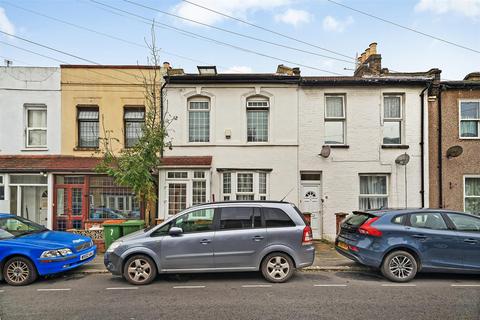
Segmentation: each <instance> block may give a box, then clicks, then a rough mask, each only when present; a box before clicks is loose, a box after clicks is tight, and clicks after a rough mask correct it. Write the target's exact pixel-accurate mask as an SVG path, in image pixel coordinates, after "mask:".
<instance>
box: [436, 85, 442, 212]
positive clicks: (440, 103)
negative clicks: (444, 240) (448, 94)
mask: <svg viewBox="0 0 480 320" xmlns="http://www.w3.org/2000/svg"><path fill="white" fill-rule="evenodd" d="M437 157H438V207H439V208H443V159H442V157H443V150H442V86H440V87H439V92H438V155H437Z"/></svg>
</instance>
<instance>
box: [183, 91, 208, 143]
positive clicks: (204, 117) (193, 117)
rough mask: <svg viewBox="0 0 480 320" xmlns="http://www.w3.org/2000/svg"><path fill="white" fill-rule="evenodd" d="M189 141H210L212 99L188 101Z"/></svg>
mask: <svg viewBox="0 0 480 320" xmlns="http://www.w3.org/2000/svg"><path fill="white" fill-rule="evenodd" d="M188 141H189V142H209V141H210V101H209V100H207V99H200V98H196V99H192V100H189V102H188Z"/></svg>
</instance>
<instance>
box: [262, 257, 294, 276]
mask: <svg viewBox="0 0 480 320" xmlns="http://www.w3.org/2000/svg"><path fill="white" fill-rule="evenodd" d="M261 269H262V274H263V277H264V278H265V279H266V280H268V281H270V282H276V283H280V282H285V281H287V280H288V279H290V277H291V276H292V275H293V272H294V271H295V266H294V264H293V261H292V259H291V258H290V257H289V256H288V255H286V254H284V253H280V252H278V253H271V254H269V255H268V256H266V257H265V259H263V262H262V266H261Z"/></svg>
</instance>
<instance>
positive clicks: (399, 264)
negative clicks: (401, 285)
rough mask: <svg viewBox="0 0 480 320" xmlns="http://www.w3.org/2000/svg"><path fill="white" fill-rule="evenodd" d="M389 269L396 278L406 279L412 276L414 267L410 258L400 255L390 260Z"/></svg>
mask: <svg viewBox="0 0 480 320" xmlns="http://www.w3.org/2000/svg"><path fill="white" fill-rule="evenodd" d="M388 268H389V270H390V272H391V273H392V275H393V276H394V277H396V278H398V279H406V278H408V277H409V276H410V275H411V274H412V271H413V268H414V266H413V263H412V260H410V258H409V257H407V256H404V255H398V256H394V257H393V258H392V259H391V260H390V263H389V264H388Z"/></svg>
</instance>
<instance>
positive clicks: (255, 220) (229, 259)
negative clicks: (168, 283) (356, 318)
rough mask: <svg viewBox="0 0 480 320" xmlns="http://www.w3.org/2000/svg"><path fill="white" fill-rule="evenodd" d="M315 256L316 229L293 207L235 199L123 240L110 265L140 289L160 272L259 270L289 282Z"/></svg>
mask: <svg viewBox="0 0 480 320" xmlns="http://www.w3.org/2000/svg"><path fill="white" fill-rule="evenodd" d="M314 257H315V248H314V246H313V243H312V229H311V228H310V226H309V225H308V223H307V222H306V221H305V219H304V217H303V215H302V213H301V212H300V211H299V210H298V209H297V208H296V207H295V206H294V205H293V204H291V203H287V202H272V201H258V202H255V201H234V202H218V203H208V204H204V205H199V206H195V207H191V208H188V209H186V210H184V211H182V212H180V213H179V214H177V215H175V216H173V217H172V218H170V219H168V220H167V221H165V222H163V223H162V224H160V225H158V226H155V227H153V228H149V229H148V228H147V229H145V230H141V231H138V232H135V233H132V234H129V235H127V236H125V237H123V238H120V239H119V240H117V241H115V242H114V243H113V244H112V245H111V246H110V247H109V248H108V250H107V252H106V253H105V261H104V263H105V266H106V267H107V269H108V270H109V271H110V272H111V273H112V274H115V275H122V276H123V277H124V278H125V279H127V280H128V281H129V282H130V283H132V284H135V285H142V284H148V283H150V282H152V281H153V280H154V279H155V277H156V275H157V274H158V273H195V272H229V271H258V270H261V272H262V274H263V276H264V277H265V279H267V280H268V281H271V282H285V281H287V280H288V279H289V278H290V277H291V276H292V274H293V272H294V271H295V269H296V268H302V267H307V266H310V265H312V263H313V259H314Z"/></svg>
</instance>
